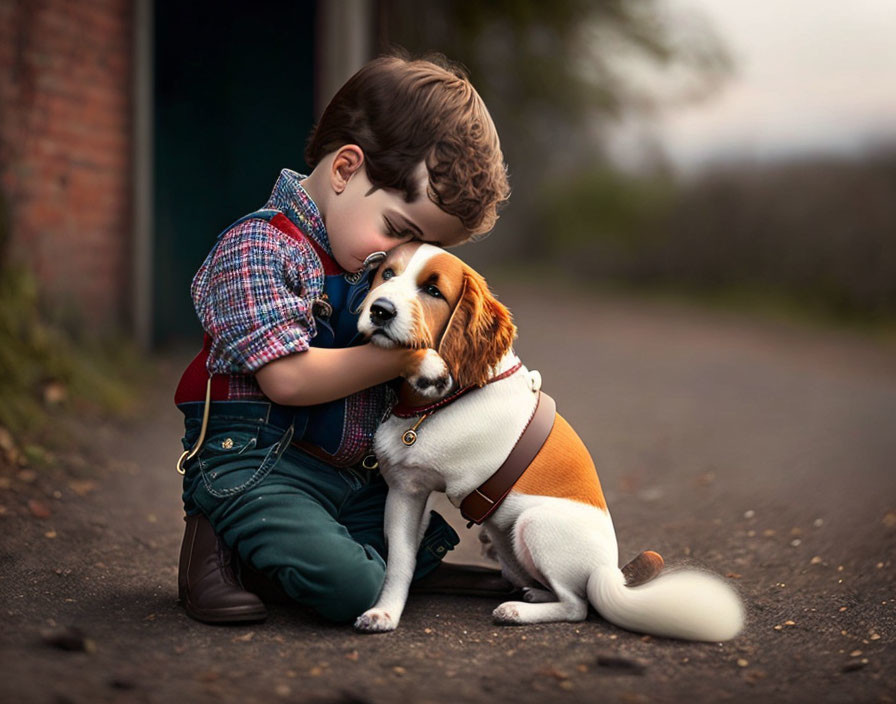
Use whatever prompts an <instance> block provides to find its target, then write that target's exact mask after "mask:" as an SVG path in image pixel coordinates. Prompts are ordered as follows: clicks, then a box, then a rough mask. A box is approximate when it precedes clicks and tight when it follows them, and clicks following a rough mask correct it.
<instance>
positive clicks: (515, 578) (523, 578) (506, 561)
mask: <svg viewBox="0 0 896 704" xmlns="http://www.w3.org/2000/svg"><path fill="white" fill-rule="evenodd" d="M486 534H487V535H488V538H489V540H490V541H491V547H492V549H494V551H495V553H496V557H497V558H498V563H499V564H500V565H501V574H502V575H503V576H504V579H506V580H507V581H508V582H510V583H511V584H512V585H513V586H515V587H520V588H529V587H535V586H536V585H537V584H538V582H537V581H536V580H535V579H534V578H533V577H532V576H531V575H530V574H529V573H528V572H527V571H526V569H525V568H524V567H523V566H522V565H521V564H520V562H519V560H518V559H517V557H516V553H515V552H514V550H513V544H512V542H511V539H510V536H509V535H508V534H507V533H505V532H503V531H501V530H497V529H493V530H492V529H486ZM551 600H552V601H553V599H551Z"/></svg>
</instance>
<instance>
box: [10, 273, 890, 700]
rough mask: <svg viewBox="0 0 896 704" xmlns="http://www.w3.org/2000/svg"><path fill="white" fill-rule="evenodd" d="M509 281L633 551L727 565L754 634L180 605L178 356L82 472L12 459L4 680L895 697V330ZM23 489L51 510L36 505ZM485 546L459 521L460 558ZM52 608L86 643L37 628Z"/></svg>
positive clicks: (72, 689)
mask: <svg viewBox="0 0 896 704" xmlns="http://www.w3.org/2000/svg"><path fill="white" fill-rule="evenodd" d="M499 291H500V292H502V296H501V297H502V299H503V300H505V302H507V303H508V304H509V305H510V306H511V308H512V309H513V310H514V312H515V314H516V319H517V322H518V323H519V326H520V329H521V334H520V339H519V344H518V347H517V349H518V351H519V352H520V354H521V356H522V357H523V359H524V360H525V361H526V363H527V365H528V366H529V367H530V368H537V369H539V370H540V371H541V372H542V375H543V377H544V379H545V387H546V389H547V390H549V392H550V393H551V394H552V395H553V396H554V397H555V398H556V399H557V400H558V403H559V406H560V410H561V412H562V413H563V414H564V415H565V416H566V417H567V418H568V419H569V420H570V421H571V423H572V424H573V426H574V427H575V428H576V429H577V430H578V431H579V433H580V434H581V436H582V437H583V439H584V440H585V442H586V444H587V445H588V446H589V448H591V450H592V452H593V453H594V454H595V456H596V458H597V461H598V467H599V469H600V472H601V477H602V481H603V484H604V489H605V492H606V494H607V498H608V501H609V503H610V508H611V511H612V513H613V518H614V522H615V524H616V528H617V531H618V533H619V543H620V549H621V553H622V557H623V559H627V558H628V557H629V556H631V555H633V554H635V553H636V552H638V551H639V550H641V549H643V548H653V549H656V550H658V551H659V552H661V553H662V554H663V555H664V556H665V557H666V560H667V562H668V563H672V564H682V563H692V564H696V565H700V566H703V567H706V568H709V569H712V570H714V571H716V572H718V573H720V574H723V575H728V576H729V578H730V579H731V581H732V582H733V583H734V584H736V585H737V587H738V588H739V589H740V590H741V592H742V594H743V596H744V599H745V601H746V603H747V604H748V609H749V623H748V627H747V630H746V632H745V634H744V635H742V636H741V637H740V638H738V639H736V640H735V641H733V642H731V643H727V644H724V645H718V644H689V643H679V642H673V641H667V640H662V639H650V638H643V637H641V636H638V635H633V634H630V633H627V632H625V631H622V630H620V629H617V628H615V627H612V626H610V625H609V624H607V623H606V622H604V621H602V620H601V619H600V618H598V617H597V616H596V615H592V616H591V617H589V619H588V621H586V622H584V623H580V624H550V625H542V626H532V627H521V628H502V627H496V626H494V625H492V624H491V623H490V621H489V613H490V611H491V609H492V608H493V607H494V606H495V605H496V604H495V602H493V601H490V600H488V599H472V598H471V599H461V598H456V597H418V598H416V599H414V600H413V601H412V603H411V604H410V605H409V609H408V611H407V613H406V616H405V618H404V620H403V621H402V626H401V628H400V630H399V631H398V632H396V633H394V634H389V635H380V636H362V635H357V634H355V633H353V632H352V631H351V630H350V629H349V628H345V627H335V626H331V625H329V624H326V623H324V622H322V621H320V620H319V619H317V618H315V617H314V616H313V615H311V614H310V613H308V612H306V611H303V610H299V609H288V608H285V607H274V608H273V609H272V610H271V611H272V613H271V617H270V619H269V620H268V622H267V623H265V624H263V625H253V626H245V627H210V626H204V625H201V624H198V623H195V622H192V621H190V620H189V619H188V618H186V616H185V615H184V614H183V612H182V611H181V610H180V608H179V607H178V605H177V603H176V601H175V598H176V587H175V580H176V559H177V550H178V546H179V541H180V536H181V527H182V521H181V514H180V508H179V503H178V479H177V476H176V475H175V474H174V472H173V469H172V465H173V460H174V458H175V456H176V454H177V438H178V436H179V418H178V415H177V413H176V412H175V411H173V410H172V408H171V406H170V405H169V398H170V389H171V387H172V386H173V384H174V380H175V379H176V375H177V371H178V370H177V364H178V362H172V361H169V362H167V363H162V364H161V365H160V372H159V382H158V384H157V385H156V386H155V389H154V391H153V392H152V397H151V398H150V399H149V400H148V402H147V410H146V414H145V418H144V421H143V422H142V423H140V424H131V425H130V426H129V427H127V428H124V429H122V428H113V427H85V426H83V424H82V425H81V426H78V425H77V424H76V425H75V427H76V428H77V427H81V432H85V433H90V434H91V435H93V436H95V441H94V443H93V444H94V447H95V449H96V459H95V461H94V462H92V463H90V464H88V465H87V466H73V467H71V468H70V469H71V471H72V472H73V473H74V474H75V475H77V476H78V477H79V478H80V480H81V483H74V484H71V483H69V482H68V481H66V480H65V479H64V478H63V477H61V476H59V475H48V477H47V478H43V477H38V479H36V480H34V479H33V477H29V476H27V475H26V476H25V477H24V478H23V477H19V476H14V477H12V479H11V480H10V481H7V482H5V483H4V484H3V488H2V490H0V506H3V507H5V510H4V511H2V512H0V530H2V535H3V538H2V550H0V596H2V602H3V603H2V611H0V615H2V628H0V700H2V701H9V702H14V701H15V702H17V701H23V702H91V703H92V702H119V701H120V702H169V701H173V700H174V699H175V697H177V698H179V699H182V700H184V701H196V702H212V701H234V702H241V703H243V702H265V703H270V702H276V701H284V702H288V701H314V702H377V703H378V702H387V701H394V700H404V701H406V702H415V703H416V702H486V701H488V702H494V701H514V702H545V701H569V702H592V701H598V700H599V701H609V702H615V701H618V702H626V703H632V702H677V701H712V702H715V701H751V702H752V701H787V702H805V701H812V702H853V701H860V702H891V701H894V700H896V657H894V654H896V650H894V641H896V588H894V584H896V579H894V571H893V570H894V562H896V554H894V553H896V550H894V548H896V467H894V457H896V355H893V348H892V347H890V348H889V349H887V348H885V347H882V346H881V345H880V344H878V343H873V342H871V341H868V340H865V339H861V338H858V337H853V336H851V335H848V334H843V333H833V332H821V331H812V330H806V329H792V328H788V327H786V326H783V325H779V324H768V323H758V322H755V321H747V320H743V319H740V318H737V317H733V316H726V315H722V314H715V313H705V312H697V311H694V310H690V309H687V308H681V307H676V306H671V305H666V304H657V303H639V302H635V301H630V300H625V299H613V300H606V299H597V298H588V297H583V296H576V295H572V294H570V293H557V294H552V296H551V297H550V298H546V297H545V298H537V297H534V296H533V295H532V293H531V292H529V291H528V290H527V289H525V288H523V287H517V286H512V285H508V286H504V287H499ZM29 479H30V480H31V481H27V480H29ZM54 492H56V493H55V496H54ZM82 495H83V496H82ZM34 496H36V497H37V498H38V499H40V500H41V501H43V502H44V503H45V504H46V506H47V507H48V508H49V509H50V511H51V515H50V516H49V517H46V518H38V517H36V516H35V515H34V510H29V508H28V507H27V505H26V499H27V498H28V497H34ZM38 513H40V511H38ZM448 514H450V515H451V516H452V517H454V518H455V520H456V516H455V514H453V513H452V512H451V511H450V509H448V510H446V515H448ZM457 525H458V526H461V523H460V521H458V522H457ZM48 536H49V537H48ZM477 551H478V546H477V543H476V540H475V535H474V534H472V533H468V534H467V535H465V537H464V540H463V542H462V544H461V546H460V547H459V549H458V551H457V553H456V554H455V555H453V556H452V559H454V560H465V561H467V560H475V559H477V558H478V552H477ZM66 625H74V626H77V627H78V628H80V629H81V630H82V631H83V633H84V634H85V636H86V638H87V641H88V642H87V651H88V652H84V651H79V650H76V651H65V650H62V649H60V648H58V647H53V646H51V645H49V644H47V642H45V640H44V638H42V635H41V634H42V632H49V633H53V632H56V631H58V630H59V629H60V628H61V627H63V626H66Z"/></svg>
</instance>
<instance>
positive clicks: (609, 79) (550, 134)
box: [379, 0, 731, 252]
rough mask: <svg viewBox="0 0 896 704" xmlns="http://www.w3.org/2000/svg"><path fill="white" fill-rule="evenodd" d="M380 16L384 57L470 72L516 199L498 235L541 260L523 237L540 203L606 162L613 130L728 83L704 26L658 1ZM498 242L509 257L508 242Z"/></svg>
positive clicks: (407, 7)
mask: <svg viewBox="0 0 896 704" xmlns="http://www.w3.org/2000/svg"><path fill="white" fill-rule="evenodd" d="M379 6H380V49H381V50H387V49H388V48H389V46H390V45H394V44H397V45H401V46H404V47H405V48H407V49H409V50H410V51H411V52H412V53H415V54H416V53H422V52H427V51H438V52H442V53H444V54H445V55H447V56H448V57H449V58H451V59H454V60H457V61H460V62H461V63H463V64H464V65H465V66H466V67H467V68H468V70H469V72H470V75H471V78H472V80H473V83H474V84H475V85H476V87H477V89H478V90H479V92H480V93H481V94H482V96H483V98H484V99H485V101H486V103H487V104H488V106H489V110H490V111H491V113H492V116H493V118H494V119H495V123H496V124H497V126H498V131H499V133H500V134H501V141H502V145H503V147H504V152H505V155H506V157H507V161H508V164H509V165H510V171H511V185H512V187H513V189H514V193H515V197H514V198H512V199H511V203H512V207H511V208H509V209H508V211H507V213H506V216H505V222H504V224H503V227H504V228H506V227H507V225H508V224H511V223H512V225H513V227H514V229H515V232H514V235H513V238H512V240H513V241H519V240H520V239H521V238H523V237H526V238H527V239H528V241H529V242H530V243H531V244H534V245H535V246H536V249H540V247H539V246H538V245H537V243H536V242H533V241H532V239H533V238H535V239H538V235H537V233H534V232H532V231H530V232H526V231H525V230H526V225H527V224H528V223H531V222H532V217H531V215H532V204H533V197H534V196H536V195H537V194H538V191H539V189H540V188H541V187H542V186H543V184H544V183H545V182H547V181H549V180H552V179H557V178H560V179H562V178H564V176H566V175H569V174H570V173H571V172H573V171H579V170H582V169H585V168H589V167H591V166H593V165H595V164H601V163H602V162H604V161H605V156H604V149H603V139H604V137H605V134H606V129H607V127H608V126H609V124H610V123H611V122H612V121H613V120H614V119H616V118H619V117H621V116H622V115H624V114H626V113H627V112H628V111H633V110H634V111H651V110H654V109H656V108H657V107H659V106H662V105H664V104H667V103H669V102H670V101H677V100H694V99H697V98H700V97H703V96H706V95H708V94H710V93H712V92H713V91H714V90H715V89H716V88H717V87H718V86H719V85H720V83H721V82H722V81H723V80H724V79H725V78H726V77H727V75H728V74H729V73H730V71H731V61H730V59H729V57H728V54H727V53H726V51H725V49H724V48H723V46H722V44H721V43H720V41H719V40H718V39H717V37H716V35H715V33H714V32H713V31H712V29H711V28H710V27H709V26H708V24H706V23H705V22H704V21H703V20H702V17H701V16H697V15H693V14H682V13H681V12H678V13H676V14H675V15H674V17H673V16H671V15H670V14H669V13H670V9H669V7H668V5H667V4H666V3H664V2H661V0H552V1H551V2H544V1H543V0H488V1H484V2H482V1H477V0H432V1H430V2H425V3H421V2H417V1H416V0H382V2H381V3H380V5H379ZM658 72H661V73H662V76H663V80H662V81H659V80H657V73H658ZM499 227H501V225H500V224H499ZM533 229H534V228H533ZM501 239H502V240H504V242H503V245H504V247H503V249H504V251H505V252H506V248H507V247H509V241H510V240H511V238H504V237H502V238H501ZM531 244H530V246H529V247H526V248H524V249H529V250H530V251H531V250H532V247H531ZM477 249H479V248H478V247H477Z"/></svg>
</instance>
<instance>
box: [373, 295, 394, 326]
mask: <svg viewBox="0 0 896 704" xmlns="http://www.w3.org/2000/svg"><path fill="white" fill-rule="evenodd" d="M394 317H395V306H394V305H393V304H392V301H390V300H389V299H388V298H377V299H376V300H375V301H374V302H373V303H371V304H370V322H372V323H373V324H374V325H385V324H386V323H388V322H389V321H390V320H392V318H394Z"/></svg>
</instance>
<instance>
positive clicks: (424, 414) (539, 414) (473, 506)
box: [392, 362, 557, 528]
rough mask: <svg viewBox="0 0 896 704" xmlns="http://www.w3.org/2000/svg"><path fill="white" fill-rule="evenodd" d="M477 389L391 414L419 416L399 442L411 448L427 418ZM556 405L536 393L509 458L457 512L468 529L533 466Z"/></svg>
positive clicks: (516, 368) (490, 511) (513, 370)
mask: <svg viewBox="0 0 896 704" xmlns="http://www.w3.org/2000/svg"><path fill="white" fill-rule="evenodd" d="M520 367H522V362H518V363H517V364H515V365H514V366H513V367H511V368H510V369H508V370H507V371H505V372H503V373H502V374H499V375H498V376H495V377H493V378H492V379H489V381H488V383H489V384H491V383H494V382H496V381H500V380H501V379H506V378H507V377H509V376H511V375H512V374H515V373H516V372H517V371H519V369H520ZM476 388H479V387H475V386H468V387H466V388H464V389H461V390H460V391H458V392H456V393H454V394H452V395H451V396H449V397H448V398H445V399H442V400H441V401H437V402H436V403H433V404H431V405H430V406H426V407H420V408H413V407H404V406H397V407H396V408H395V409H393V411H392V415H394V416H397V417H399V418H414V417H417V416H419V419H418V420H417V422H416V423H415V424H414V425H413V426H412V427H410V428H408V430H407V431H405V433H404V434H403V435H402V438H401V439H402V442H403V443H404V444H405V445H407V446H410V445H413V444H414V443H415V442H416V441H417V429H418V428H419V427H420V425H421V424H422V423H423V421H424V420H426V419H427V418H429V417H430V416H431V415H432V414H433V413H435V412H436V411H438V410H439V409H441V408H444V407H445V406H448V405H449V404H451V403H453V402H454V401H456V400H457V399H459V398H460V397H461V396H464V395H466V394H467V393H468V392H470V391H472V390H474V389H476ZM556 412H557V404H556V403H555V402H554V399H552V398H551V397H550V396H548V395H547V394H546V393H544V392H542V391H538V399H537V401H536V403H535V411H534V412H533V413H532V416H531V417H530V418H529V422H528V423H527V424H526V427H525V428H524V429H523V432H522V434H521V435H520V437H519V439H518V440H517V441H516V444H515V445H514V446H513V449H511V451H510V454H509V455H507V458H506V459H505V460H504V462H503V463H502V464H501V466H500V467H498V469H497V471H496V472H495V473H494V474H492V475H491V476H490V477H489V478H488V479H486V480H485V481H484V482H483V483H482V484H480V485H479V486H478V487H477V488H476V489H474V490H473V492H472V493H471V494H469V495H468V496H467V497H466V498H464V500H463V501H461V504H460V511H461V514H462V515H463V517H464V518H466V519H467V520H468V521H469V523H467V528H469V527H471V526H472V525H473V524H476V525H479V524H480V523H482V522H483V521H485V520H486V519H487V518H488V517H489V516H491V515H492V514H493V513H494V512H495V511H496V510H497V509H498V506H500V505H501V503H502V502H503V501H504V499H505V498H507V495H508V494H509V493H510V490H511V489H512V488H513V485H514V484H516V482H517V480H519V478H520V477H521V476H523V472H525V471H526V469H527V468H528V467H529V465H531V464H532V460H534V459H535V456H536V455H537V454H538V453H539V451H540V450H541V448H542V447H543V446H544V443H545V441H546V440H547V439H548V435H550V434H551V430H552V428H553V427H554V418H555V417H556Z"/></svg>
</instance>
